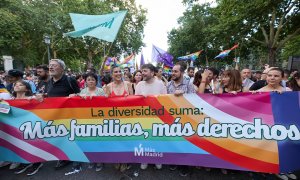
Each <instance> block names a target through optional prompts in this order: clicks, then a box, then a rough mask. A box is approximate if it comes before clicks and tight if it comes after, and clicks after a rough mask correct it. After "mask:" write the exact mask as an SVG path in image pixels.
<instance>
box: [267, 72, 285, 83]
mask: <svg viewBox="0 0 300 180" xmlns="http://www.w3.org/2000/svg"><path fill="white" fill-rule="evenodd" d="M282 78H283V72H281V71H279V70H276V69H271V70H270V71H269V72H268V73H267V83H268V84H269V85H271V86H278V85H280V83H281V81H282Z"/></svg>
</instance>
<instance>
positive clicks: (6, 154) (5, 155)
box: [0, 146, 29, 163]
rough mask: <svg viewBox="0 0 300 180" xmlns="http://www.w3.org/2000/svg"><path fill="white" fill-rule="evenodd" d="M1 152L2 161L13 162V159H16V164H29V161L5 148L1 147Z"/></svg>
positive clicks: (0, 159) (0, 158)
mask: <svg viewBox="0 0 300 180" xmlns="http://www.w3.org/2000/svg"><path fill="white" fill-rule="evenodd" d="M0 152H1V153H0V161H11V160H12V159H14V161H16V162H22V163H29V162H28V161H26V160H25V159H23V158H21V157H20V156H18V155H17V154H16V153H14V152H13V151H11V150H9V149H6V148H4V147H1V146H0Z"/></svg>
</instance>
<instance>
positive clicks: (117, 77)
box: [112, 67, 122, 81]
mask: <svg viewBox="0 0 300 180" xmlns="http://www.w3.org/2000/svg"><path fill="white" fill-rule="evenodd" d="M112 78H113V80H114V81H122V71H121V68H120V67H115V68H113V71H112Z"/></svg>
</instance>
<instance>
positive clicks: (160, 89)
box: [135, 78, 167, 95]
mask: <svg viewBox="0 0 300 180" xmlns="http://www.w3.org/2000/svg"><path fill="white" fill-rule="evenodd" d="M160 94H167V88H166V86H165V85H164V83H163V82H162V81H161V80H158V79H156V78H154V81H153V82H152V83H151V84H149V83H147V82H146V81H141V82H139V83H138V84H137V85H136V87H135V95H160Z"/></svg>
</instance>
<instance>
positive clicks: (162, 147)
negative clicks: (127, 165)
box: [77, 141, 209, 154]
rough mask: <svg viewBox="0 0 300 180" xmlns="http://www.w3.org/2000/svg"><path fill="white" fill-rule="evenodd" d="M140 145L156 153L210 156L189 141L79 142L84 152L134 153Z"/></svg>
mask: <svg viewBox="0 0 300 180" xmlns="http://www.w3.org/2000/svg"><path fill="white" fill-rule="evenodd" d="M140 144H142V147H143V148H152V149H155V152H170V153H195V154H209V153H208V152H206V151H204V150H203V149H200V148H199V147H197V146H195V145H193V144H192V143H190V142H188V141H97V142H95V141H94V142H87V141H77V145H78V146H79V147H80V148H81V149H82V151H84V152H134V148H135V147H136V148H139V145H140Z"/></svg>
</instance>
